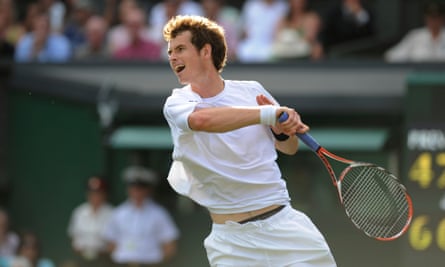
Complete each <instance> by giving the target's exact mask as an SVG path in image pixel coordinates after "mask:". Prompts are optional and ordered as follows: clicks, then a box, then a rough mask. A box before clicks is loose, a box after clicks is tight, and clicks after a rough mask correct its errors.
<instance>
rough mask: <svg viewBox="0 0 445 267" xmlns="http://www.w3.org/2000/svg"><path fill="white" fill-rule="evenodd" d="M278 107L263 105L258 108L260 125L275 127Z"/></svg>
mask: <svg viewBox="0 0 445 267" xmlns="http://www.w3.org/2000/svg"><path fill="white" fill-rule="evenodd" d="M277 109H278V107H276V106H272V105H263V106H261V107H260V123H261V124H264V125H275V123H276V122H277Z"/></svg>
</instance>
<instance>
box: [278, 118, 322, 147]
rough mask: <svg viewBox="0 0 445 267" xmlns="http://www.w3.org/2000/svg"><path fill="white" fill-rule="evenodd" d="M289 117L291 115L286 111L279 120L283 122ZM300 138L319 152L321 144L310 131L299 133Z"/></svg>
mask: <svg viewBox="0 0 445 267" xmlns="http://www.w3.org/2000/svg"><path fill="white" fill-rule="evenodd" d="M287 118H289V115H288V114H287V113H286V112H283V113H281V115H280V117H279V118H278V122H279V123H282V122H285V121H286V120H287ZM296 135H297V136H298V138H300V140H301V141H303V143H305V144H306V145H307V146H308V147H309V148H310V149H311V150H312V151H314V152H317V151H318V149H320V147H321V146H320V144H319V143H318V142H317V141H316V140H315V139H314V138H313V137H312V135H310V134H309V133H303V134H300V133H297V134H296Z"/></svg>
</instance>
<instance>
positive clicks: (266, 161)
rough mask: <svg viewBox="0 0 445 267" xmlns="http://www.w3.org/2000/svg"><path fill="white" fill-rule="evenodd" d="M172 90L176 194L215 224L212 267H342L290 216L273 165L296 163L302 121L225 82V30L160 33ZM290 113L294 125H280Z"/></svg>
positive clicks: (250, 88)
mask: <svg viewBox="0 0 445 267" xmlns="http://www.w3.org/2000/svg"><path fill="white" fill-rule="evenodd" d="M164 38H165V40H166V41H167V43H168V56H169V62H170V65H171V68H172V69H173V72H174V73H175V74H176V76H177V77H178V80H179V82H180V83H181V84H182V85H183V86H184V87H182V88H177V89H174V90H173V92H172V94H171V95H170V96H169V97H168V98H167V100H166V102H165V105H164V110H163V111H164V116H165V118H166V120H167V121H168V124H169V126H170V129H171V135H172V138H173V143H174V150H173V163H172V166H171V169H170V172H169V175H168V181H169V183H170V184H171V186H172V187H173V188H174V189H175V190H176V191H177V192H178V193H180V194H183V195H186V196H188V197H190V198H191V199H193V200H194V201H196V202H197V203H199V204H200V205H202V206H204V207H206V208H207V209H208V210H209V212H210V217H211V219H212V221H213V224H212V230H211V233H210V235H209V236H208V237H207V238H206V239H205V241H204V246H205V248H206V251H207V257H208V260H209V263H210V265H211V266H218V267H222V266H225V267H227V266H233V267H240V266H243V267H248V266H256V267H259V266H268V267H283V266H298V267H307V266H320V267H321V266H326V267H328V266H329V267H332V266H336V264H335V260H334V258H333V256H332V254H331V252H330V249H329V247H328V245H327V243H326V241H325V239H324V237H323V236H322V234H321V233H320V231H319V230H318V229H317V227H316V226H315V225H314V224H313V223H312V221H311V220H310V219H309V218H308V217H307V216H306V215H305V214H303V213H302V212H300V211H297V210H295V209H294V208H292V207H291V206H290V198H289V193H288V190H287V188H286V183H285V181H284V180H283V179H282V177H281V172H280V169H279V167H278V165H277V163H276V159H277V152H276V150H279V151H281V152H283V153H286V154H294V153H296V151H297V149H298V139H297V138H296V137H295V133H303V132H306V131H307V130H308V129H309V127H308V126H307V125H305V124H304V123H303V122H302V121H301V119H300V116H299V114H298V113H297V112H296V111H295V110H293V109H291V108H288V107H282V106H279V105H278V104H277V103H276V101H275V100H274V98H273V97H272V96H271V95H270V94H269V92H268V91H266V90H265V89H264V88H263V86H262V85H261V84H260V83H258V82H255V81H233V80H224V79H223V78H222V76H221V72H222V70H223V67H224V66H225V63H226V55H227V46H226V41H225V37H224V31H223V29H222V28H221V27H220V26H219V25H217V24H216V23H215V22H213V21H210V20H208V19H206V18H204V17H198V16H176V17H173V18H172V19H170V20H169V21H168V22H167V24H166V25H165V27H164ZM282 112H287V113H288V114H289V118H288V119H287V120H286V121H285V122H284V123H281V124H279V123H277V117H278V116H279V115H280V114H281V113H282Z"/></svg>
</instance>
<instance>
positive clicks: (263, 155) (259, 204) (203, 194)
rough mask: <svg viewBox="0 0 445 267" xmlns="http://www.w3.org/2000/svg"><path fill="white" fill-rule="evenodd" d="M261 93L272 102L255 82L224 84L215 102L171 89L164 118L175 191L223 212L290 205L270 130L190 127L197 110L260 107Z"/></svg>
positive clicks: (261, 127)
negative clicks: (170, 141) (213, 130)
mask: <svg viewBox="0 0 445 267" xmlns="http://www.w3.org/2000/svg"><path fill="white" fill-rule="evenodd" d="M259 94H264V95H266V96H267V97H268V98H269V99H273V98H272V96H271V95H270V94H269V93H268V92H267V91H266V90H265V89H264V88H263V86H261V85H260V84H259V83H258V82H255V81H230V80H225V87H224V90H223V91H222V92H221V93H220V94H218V95H216V96H214V97H211V98H201V97H200V96H199V95H198V94H196V93H195V92H193V91H192V90H191V87H190V86H189V85H187V86H185V87H183V88H180V89H174V90H173V92H172V94H171V96H169V97H168V98H167V100H166V102H165V105H164V116H165V118H166V120H167V122H168V124H169V126H170V129H171V135H172V138H173V144H174V150H173V163H172V166H171V169H170V172H169V175H168V178H167V179H168V181H169V183H170V185H171V186H172V187H173V189H174V190H175V191H177V192H178V193H179V194H183V195H186V196H188V197H190V198H191V199H193V200H194V201H196V202H197V203H198V204H200V205H202V206H204V207H206V208H207V209H208V210H209V211H210V212H212V213H219V214H227V213H239V212H245V211H250V210H255V209H260V208H264V207H266V206H269V205H272V204H287V203H289V193H288V191H287V188H286V182H285V181H284V180H283V179H282V178H281V172H280V169H279V167H278V165H277V163H276V159H277V152H276V150H275V145H274V137H273V135H272V133H271V131H270V128H269V126H265V125H259V124H258V125H253V126H248V127H243V128H241V129H237V130H234V131H229V132H226V133H208V132H202V131H192V130H191V129H190V127H189V125H188V116H189V115H190V114H191V113H192V112H193V111H194V110H195V108H201V107H203V108H205V107H222V106H258V104H257V102H256V96H257V95H259ZM274 101H275V100H274Z"/></svg>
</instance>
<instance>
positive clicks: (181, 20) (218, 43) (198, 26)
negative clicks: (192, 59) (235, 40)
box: [163, 15, 227, 72]
mask: <svg viewBox="0 0 445 267" xmlns="http://www.w3.org/2000/svg"><path fill="white" fill-rule="evenodd" d="M185 31H190V33H191V34H192V40H191V43H192V44H193V45H194V46H195V47H196V49H198V51H199V50H201V49H202V48H203V47H204V45H205V44H210V46H211V47H212V60H213V65H214V66H215V68H216V70H217V71H218V72H221V71H222V69H223V68H224V66H225V65H226V61H227V43H226V38H225V36H224V29H223V28H222V27H221V26H219V25H218V24H217V23H216V22H214V21H212V20H209V19H207V18H205V17H201V16H189V15H187V16H183V15H178V16H175V17H172V18H171V19H170V20H169V21H168V22H167V23H166V24H165V26H164V31H163V34H164V39H165V41H167V42H169V41H170V40H171V39H173V38H175V37H176V36H178V35H179V34H180V33H182V32H185Z"/></svg>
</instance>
